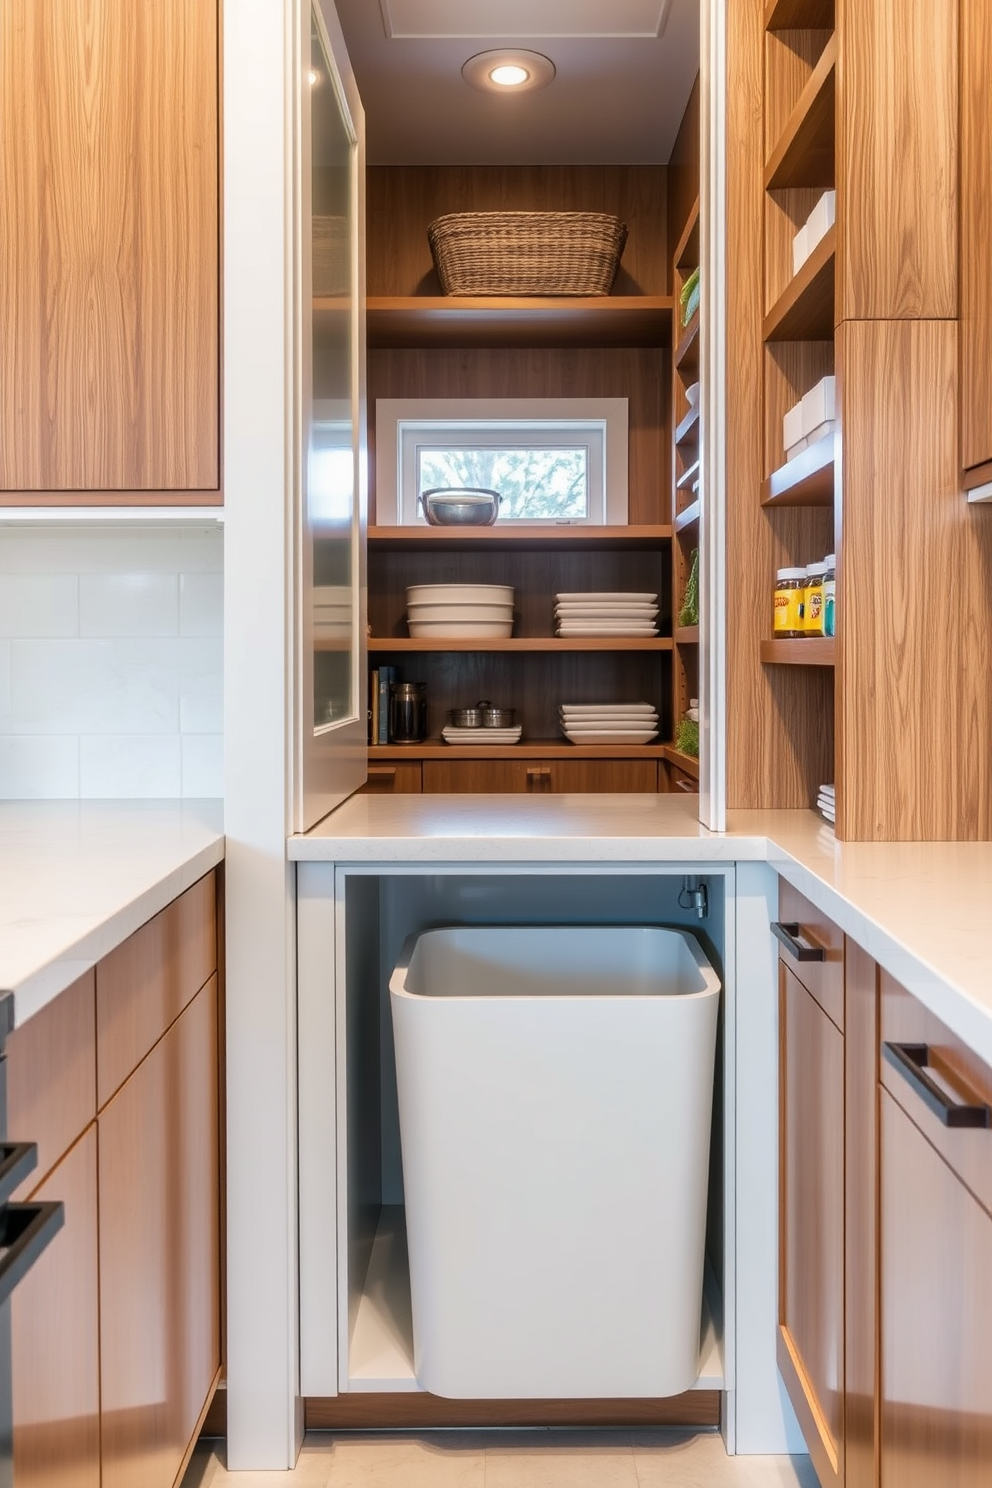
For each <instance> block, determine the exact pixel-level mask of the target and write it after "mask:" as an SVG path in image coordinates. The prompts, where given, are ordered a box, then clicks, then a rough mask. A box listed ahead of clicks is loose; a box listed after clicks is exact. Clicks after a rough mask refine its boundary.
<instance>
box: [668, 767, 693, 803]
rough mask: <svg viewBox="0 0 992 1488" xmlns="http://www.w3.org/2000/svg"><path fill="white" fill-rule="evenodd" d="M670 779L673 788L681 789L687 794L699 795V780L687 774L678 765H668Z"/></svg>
mask: <svg viewBox="0 0 992 1488" xmlns="http://www.w3.org/2000/svg"><path fill="white" fill-rule="evenodd" d="M668 779H669V784H670V788H671V790H673V791H681V792H682V793H683V794H684V795H687V796H698V795H699V781H698V780H694V779H693V777H692V776H691V775H687V774H686V772H685V771H684V770H680V769H679V767H678V765H669V766H668Z"/></svg>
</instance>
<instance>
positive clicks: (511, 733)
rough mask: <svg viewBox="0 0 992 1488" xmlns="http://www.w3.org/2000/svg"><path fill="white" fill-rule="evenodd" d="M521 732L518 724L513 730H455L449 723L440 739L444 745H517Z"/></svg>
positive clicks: (442, 731)
mask: <svg viewBox="0 0 992 1488" xmlns="http://www.w3.org/2000/svg"><path fill="white" fill-rule="evenodd" d="M522 732H523V728H522V726H521V725H520V724H519V723H518V724H516V725H515V726H514V727H513V728H455V726H454V724H451V723H449V724H447V725H446V726H445V727H444V728H443V729H442V730H441V738H442V739H443V740H444V742H445V743H446V744H519V743H520V735H521V733H522Z"/></svg>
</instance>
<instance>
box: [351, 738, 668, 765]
mask: <svg viewBox="0 0 992 1488" xmlns="http://www.w3.org/2000/svg"><path fill="white" fill-rule="evenodd" d="M666 747H667V746H666V745H664V744H570V743H569V742H568V740H567V739H562V740H556V739H521V740H520V742H519V744H445V743H444V742H443V740H441V739H427V740H425V741H424V743H423V744H373V745H371V746H370V748H369V764H370V765H371V764H377V763H379V762H383V763H385V762H386V761H390V762H396V761H399V760H411V759H416V760H428V759H429V760H439V759H450V760H457V759H483V760H493V759H514V758H519V757H521V756H523V757H525V758H527V759H664V758H665V749H666Z"/></svg>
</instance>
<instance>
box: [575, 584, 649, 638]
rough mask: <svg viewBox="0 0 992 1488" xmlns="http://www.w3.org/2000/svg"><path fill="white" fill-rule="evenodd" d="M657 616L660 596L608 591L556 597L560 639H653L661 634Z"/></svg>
mask: <svg viewBox="0 0 992 1488" xmlns="http://www.w3.org/2000/svg"><path fill="white" fill-rule="evenodd" d="M657 616H658V596H657V594H629V593H627V592H625V591H623V590H621V591H619V592H618V591H615V590H607V591H605V592H598V593H591V594H574V593H573V594H556V595H555V621H556V623H557V626H558V634H559V635H560V636H653V635H657V634H658V626H657Z"/></svg>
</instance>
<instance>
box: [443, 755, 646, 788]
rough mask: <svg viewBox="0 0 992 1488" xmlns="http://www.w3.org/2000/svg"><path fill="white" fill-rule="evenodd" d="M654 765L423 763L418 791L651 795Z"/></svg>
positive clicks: (536, 761) (515, 761)
mask: <svg viewBox="0 0 992 1488" xmlns="http://www.w3.org/2000/svg"><path fill="white" fill-rule="evenodd" d="M657 789H658V766H657V763H656V762H655V761H654V760H632V759H597V760H590V759H576V760H570V759H564V760H563V759H527V758H526V756H525V757H524V758H515V759H504V760H466V759H455V760H433V759H428V760H425V761H424V791H425V792H435V793H437V792H444V791H454V792H457V793H466V792H468V793H471V792H485V793H487V794H488V793H499V792H501V791H506V792H509V793H514V794H521V793H524V792H526V793H528V794H543V795H550V794H559V793H561V792H566V791H582V792H585V791H656V790H657Z"/></svg>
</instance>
